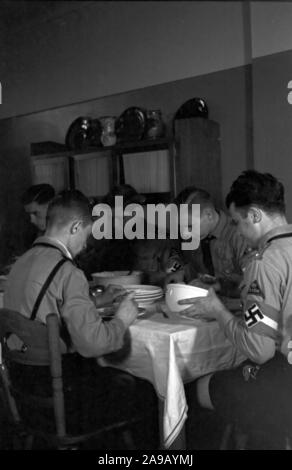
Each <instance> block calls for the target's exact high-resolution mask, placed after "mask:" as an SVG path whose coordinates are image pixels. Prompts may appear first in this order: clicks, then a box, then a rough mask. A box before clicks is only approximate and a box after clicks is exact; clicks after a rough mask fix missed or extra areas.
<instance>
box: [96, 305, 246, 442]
mask: <svg viewBox="0 0 292 470" xmlns="http://www.w3.org/2000/svg"><path fill="white" fill-rule="evenodd" d="M130 336H131V350H130V352H129V354H128V356H127V357H126V358H124V359H122V360H118V359H115V358H114V356H113V359H111V358H108V357H107V358H101V359H99V363H100V364H101V365H103V366H111V367H116V368H118V369H122V370H124V371H127V372H129V373H131V374H133V375H135V376H137V377H141V378H144V379H147V380H149V381H150V382H152V384H153V385H154V387H155V389H156V392H157V394H158V396H159V397H160V398H161V399H163V400H164V413H163V437H164V447H165V448H169V447H170V446H171V444H172V443H173V441H174V440H175V438H176V437H177V436H178V434H179V433H180V431H181V429H182V427H183V424H184V422H185V420H186V418H187V409H188V408H187V403H186V397H185V391H184V385H183V384H184V383H186V382H189V381H191V380H193V379H195V378H198V377H200V376H202V375H205V374H208V373H210V372H214V371H216V370H221V369H227V368H231V367H234V366H236V365H237V364H239V363H240V362H241V361H243V360H244V359H245V357H244V356H243V355H241V354H239V353H237V352H236V350H235V348H234V347H233V346H232V344H231V343H230V342H229V340H228V339H227V338H226V337H225V336H224V334H223V332H222V330H221V329H220V328H219V325H218V323H217V322H203V321H200V320H188V319H180V320H178V319H171V320H170V319H166V318H164V317H163V315H162V314H161V313H155V314H153V315H152V316H151V317H150V318H146V319H137V320H136V322H135V323H134V324H133V325H131V327H130Z"/></svg>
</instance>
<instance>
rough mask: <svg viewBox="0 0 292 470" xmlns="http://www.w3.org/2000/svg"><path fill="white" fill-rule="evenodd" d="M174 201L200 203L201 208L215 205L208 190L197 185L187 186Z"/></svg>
mask: <svg viewBox="0 0 292 470" xmlns="http://www.w3.org/2000/svg"><path fill="white" fill-rule="evenodd" d="M174 203H175V204H176V205H180V204H200V206H201V208H202V209H203V208H205V207H214V203H213V201H212V198H211V196H210V194H209V193H208V191H205V189H201V188H197V187H196V186H187V187H186V188H184V189H183V190H182V191H181V192H180V193H179V194H178V195H177V197H176V198H175V200H174Z"/></svg>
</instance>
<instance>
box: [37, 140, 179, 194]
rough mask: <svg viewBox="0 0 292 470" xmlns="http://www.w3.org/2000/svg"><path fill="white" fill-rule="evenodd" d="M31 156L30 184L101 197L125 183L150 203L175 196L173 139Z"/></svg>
mask: <svg viewBox="0 0 292 470" xmlns="http://www.w3.org/2000/svg"><path fill="white" fill-rule="evenodd" d="M31 158H32V175H33V184H38V183H50V184H51V185H52V186H54V188H55V190H56V191H60V190H62V189H66V188H72V189H79V190H80V191H82V192H83V193H84V194H85V195H86V196H88V197H101V196H104V195H105V194H106V193H107V192H108V191H109V190H110V189H111V188H112V186H113V185H119V184H125V183H126V184H130V185H132V186H134V187H135V189H136V190H137V191H138V192H141V193H143V194H146V195H147V196H148V200H149V201H151V202H152V201H153V202H156V201H157V202H160V201H162V202H169V201H170V200H171V199H172V198H173V197H174V195H175V174H174V168H175V164H174V158H175V155H174V142H173V141H172V140H169V139H157V140H152V141H151V140H147V141H139V142H129V143H123V144H119V145H115V146H112V147H104V148H95V149H91V150H87V151H84V152H82V151H80V152H73V151H71V152H66V153H65V154H62V155H44V156H40V155H39V156H33V157H31Z"/></svg>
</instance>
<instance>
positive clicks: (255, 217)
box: [249, 207, 262, 224]
mask: <svg viewBox="0 0 292 470" xmlns="http://www.w3.org/2000/svg"><path fill="white" fill-rule="evenodd" d="M249 214H250V217H251V220H252V222H253V223H254V224H258V223H259V222H260V221H261V220H262V211H261V210H260V209H259V208H258V207H251V208H250V210H249Z"/></svg>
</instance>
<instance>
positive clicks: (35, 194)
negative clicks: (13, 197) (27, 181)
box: [21, 183, 55, 236]
mask: <svg viewBox="0 0 292 470" xmlns="http://www.w3.org/2000/svg"><path fill="white" fill-rule="evenodd" d="M54 196H55V190H54V188H53V186H51V185H50V184H45V183H42V184H35V185H33V186H30V187H29V188H28V189H27V190H26V191H25V192H24V194H23V195H22V198H21V202H22V204H23V205H24V210H25V212H26V213H27V214H28V215H29V217H30V222H31V223H32V224H33V225H34V226H35V227H36V228H37V234H38V236H40V235H43V234H44V232H45V230H46V217H47V210H48V205H49V203H50V201H51V200H52V199H53V197H54Z"/></svg>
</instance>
